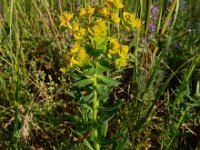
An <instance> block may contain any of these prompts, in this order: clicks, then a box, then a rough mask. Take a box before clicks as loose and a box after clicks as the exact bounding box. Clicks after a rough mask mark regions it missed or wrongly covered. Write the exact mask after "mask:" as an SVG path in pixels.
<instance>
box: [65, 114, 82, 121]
mask: <svg viewBox="0 0 200 150" xmlns="http://www.w3.org/2000/svg"><path fill="white" fill-rule="evenodd" d="M64 116H65V117H66V118H67V119H69V120H71V121H72V122H73V123H80V122H82V120H81V119H80V118H79V117H78V116H76V115H72V114H69V113H67V112H65V113H64Z"/></svg>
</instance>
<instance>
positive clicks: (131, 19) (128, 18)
mask: <svg viewBox="0 0 200 150" xmlns="http://www.w3.org/2000/svg"><path fill="white" fill-rule="evenodd" d="M123 19H124V22H125V23H127V24H128V25H129V26H131V27H132V28H137V29H138V30H140V29H141V25H142V22H141V20H140V19H138V18H136V15H135V13H128V12H123Z"/></svg>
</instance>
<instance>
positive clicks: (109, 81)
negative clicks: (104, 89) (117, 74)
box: [97, 75, 120, 86]
mask: <svg viewBox="0 0 200 150" xmlns="http://www.w3.org/2000/svg"><path fill="white" fill-rule="evenodd" d="M97 78H98V79H99V80H101V81H102V82H103V83H104V84H106V85H108V86H117V85H119V83H120V82H118V81H116V80H114V79H112V78H109V77H105V76H103V75H98V76H97Z"/></svg>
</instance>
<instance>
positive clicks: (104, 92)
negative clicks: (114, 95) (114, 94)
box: [96, 84, 109, 96]
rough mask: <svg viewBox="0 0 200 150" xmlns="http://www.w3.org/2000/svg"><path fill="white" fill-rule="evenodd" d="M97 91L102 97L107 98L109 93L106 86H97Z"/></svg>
mask: <svg viewBox="0 0 200 150" xmlns="http://www.w3.org/2000/svg"><path fill="white" fill-rule="evenodd" d="M96 90H97V93H98V94H99V95H101V96H107V95H108V93H109V91H108V88H107V87H106V86H105V85H104V84H97V86H96Z"/></svg>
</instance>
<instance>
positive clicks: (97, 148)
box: [92, 76, 100, 150]
mask: <svg viewBox="0 0 200 150" xmlns="http://www.w3.org/2000/svg"><path fill="white" fill-rule="evenodd" d="M96 86H97V80H96V76H95V77H94V81H93V87H94V91H93V94H94V99H93V121H94V123H95V126H94V127H93V129H92V138H93V140H94V147H95V150H100V145H99V141H98V140H99V139H98V130H97V126H96V124H97V113H98V106H99V101H98V95H97V91H96Z"/></svg>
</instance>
